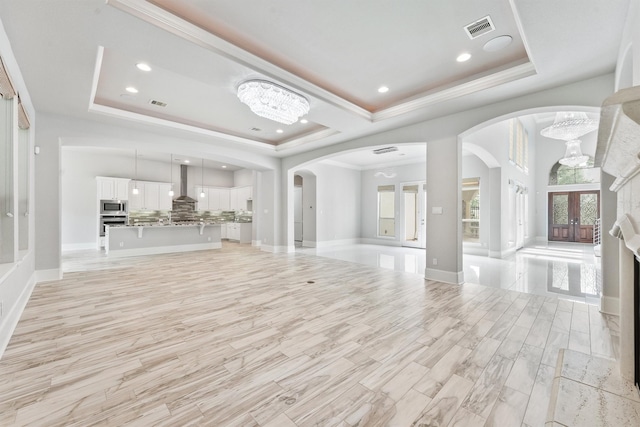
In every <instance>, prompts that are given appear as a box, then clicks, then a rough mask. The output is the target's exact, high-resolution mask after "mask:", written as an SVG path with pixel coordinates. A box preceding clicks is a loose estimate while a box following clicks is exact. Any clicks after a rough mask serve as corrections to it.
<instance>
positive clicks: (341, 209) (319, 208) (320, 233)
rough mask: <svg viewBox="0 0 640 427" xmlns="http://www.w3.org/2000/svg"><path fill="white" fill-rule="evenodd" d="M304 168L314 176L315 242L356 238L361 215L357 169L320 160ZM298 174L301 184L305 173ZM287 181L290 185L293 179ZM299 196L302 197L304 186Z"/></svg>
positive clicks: (359, 183)
mask: <svg viewBox="0 0 640 427" xmlns="http://www.w3.org/2000/svg"><path fill="white" fill-rule="evenodd" d="M305 169H306V170H308V171H309V172H311V173H312V174H313V175H315V177H316V179H315V181H316V207H315V220H316V245H317V246H323V245H328V244H332V243H331V242H333V243H335V242H336V241H353V240H355V239H358V238H359V237H360V218H361V215H360V213H361V209H360V190H361V182H360V171H357V170H353V169H347V168H342V167H338V166H333V165H328V164H323V163H317V164H314V165H310V166H307V167H306V168H305ZM302 176H303V186H304V178H305V175H304V174H302ZM291 184H292V186H293V182H292V183H291ZM303 188H304V187H303ZM303 199H306V197H305V195H304V189H303ZM304 214H305V213H304V210H303V215H304ZM307 216H308V213H307ZM304 222H306V223H308V222H310V221H304ZM306 226H307V225H306V224H305V230H306ZM304 239H305V240H307V237H304Z"/></svg>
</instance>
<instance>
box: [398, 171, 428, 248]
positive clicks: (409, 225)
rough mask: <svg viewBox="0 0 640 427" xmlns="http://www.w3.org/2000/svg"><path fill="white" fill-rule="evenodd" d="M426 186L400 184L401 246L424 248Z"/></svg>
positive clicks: (418, 183)
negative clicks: (401, 209)
mask: <svg viewBox="0 0 640 427" xmlns="http://www.w3.org/2000/svg"><path fill="white" fill-rule="evenodd" d="M425 189H426V184H425V182H424V181H423V182H412V183H405V184H402V200H403V210H404V233H403V234H402V246H408V247H412V248H426V247H427V246H426V227H425V221H426V218H425V216H426V215H425V213H426V191H425Z"/></svg>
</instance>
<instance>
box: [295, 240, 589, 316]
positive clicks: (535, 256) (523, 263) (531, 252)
mask: <svg viewBox="0 0 640 427" xmlns="http://www.w3.org/2000/svg"><path fill="white" fill-rule="evenodd" d="M297 251H298V252H301V253H307V254H314V255H317V256H322V257H328V258H334V259H340V260H343V261H349V262H356V263H361V264H367V265H372V266H377V267H382V268H387V269H390V270H395V271H404V272H408V273H414V274H419V275H424V270H425V265H426V255H425V251H424V249H414V248H404V247H396V246H383V245H367V244H352V245H340V246H331V247H326V248H298V249H297ZM463 271H464V277H465V282H467V283H476V284H480V285H485V286H491V287H499V288H502V289H509V290H514V291H520V292H526V293H531V294H536V295H542V296H558V297H560V298H563V299H569V300H572V301H579V302H585V303H588V304H599V293H600V288H601V286H600V258H598V257H595V256H594V254H593V245H588V244H580V243H561V242H534V243H531V244H529V245H527V246H526V247H525V248H523V249H520V250H519V251H517V252H516V253H515V255H511V256H509V257H507V258H504V259H496V258H489V257H487V256H478V255H470V254H463Z"/></svg>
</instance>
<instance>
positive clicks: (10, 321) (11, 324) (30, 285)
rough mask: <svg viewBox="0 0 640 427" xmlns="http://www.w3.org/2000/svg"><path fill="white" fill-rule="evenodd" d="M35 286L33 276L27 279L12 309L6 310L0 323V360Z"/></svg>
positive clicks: (34, 277)
mask: <svg viewBox="0 0 640 427" xmlns="http://www.w3.org/2000/svg"><path fill="white" fill-rule="evenodd" d="M35 286H36V276H35V274H33V275H31V277H30V278H29V281H28V282H27V285H26V286H25V287H24V288H23V290H22V293H21V294H20V296H19V297H18V300H17V301H16V303H15V304H14V305H13V306H12V307H7V308H6V309H8V313H7V314H6V315H5V316H3V320H2V321H0V359H1V358H2V355H3V354H4V351H5V349H6V348H7V346H8V345H9V341H10V340H11V336H12V335H13V331H14V330H15V329H16V326H18V321H19V320H20V317H21V316H22V312H23V311H24V308H25V307H26V306H27V302H29V298H30V297H31V292H33V289H34V288H35Z"/></svg>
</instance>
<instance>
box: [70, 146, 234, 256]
mask: <svg viewBox="0 0 640 427" xmlns="http://www.w3.org/2000/svg"><path fill="white" fill-rule="evenodd" d="M61 156H62V162H61V164H62V169H61V174H60V175H61V180H62V201H61V206H62V215H61V221H62V247H63V249H64V250H73V249H83V248H91V247H96V244H97V241H96V240H97V236H98V232H97V230H98V205H97V200H98V199H97V197H98V196H97V184H96V179H95V177H96V176H107V177H114V178H130V179H133V178H134V177H135V160H134V153H133V151H132V153H131V156H126V155H124V156H123V155H120V154H113V153H109V151H107V150H100V152H95V151H86V150H84V149H80V150H78V149H74V148H71V147H69V148H67V147H63V148H62V150H61ZM171 174H172V170H171V169H170V168H169V160H168V159H167V161H166V162H162V161H156V160H149V159H145V158H144V157H142V158H138V173H137V178H138V180H140V181H156V182H170V181H171V179H172V176H171ZM233 175H234V174H233V172H231V171H222V170H219V169H205V171H204V184H205V185H210V186H219V187H231V186H233V182H234V176H233ZM201 181H202V170H201V168H200V167H197V166H188V167H187V182H188V184H187V193H188V195H189V196H191V197H193V198H197V195H196V192H195V187H196V186H197V185H200V183H201ZM173 183H174V191H175V197H178V196H179V195H180V165H179V164H174V165H173Z"/></svg>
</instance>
